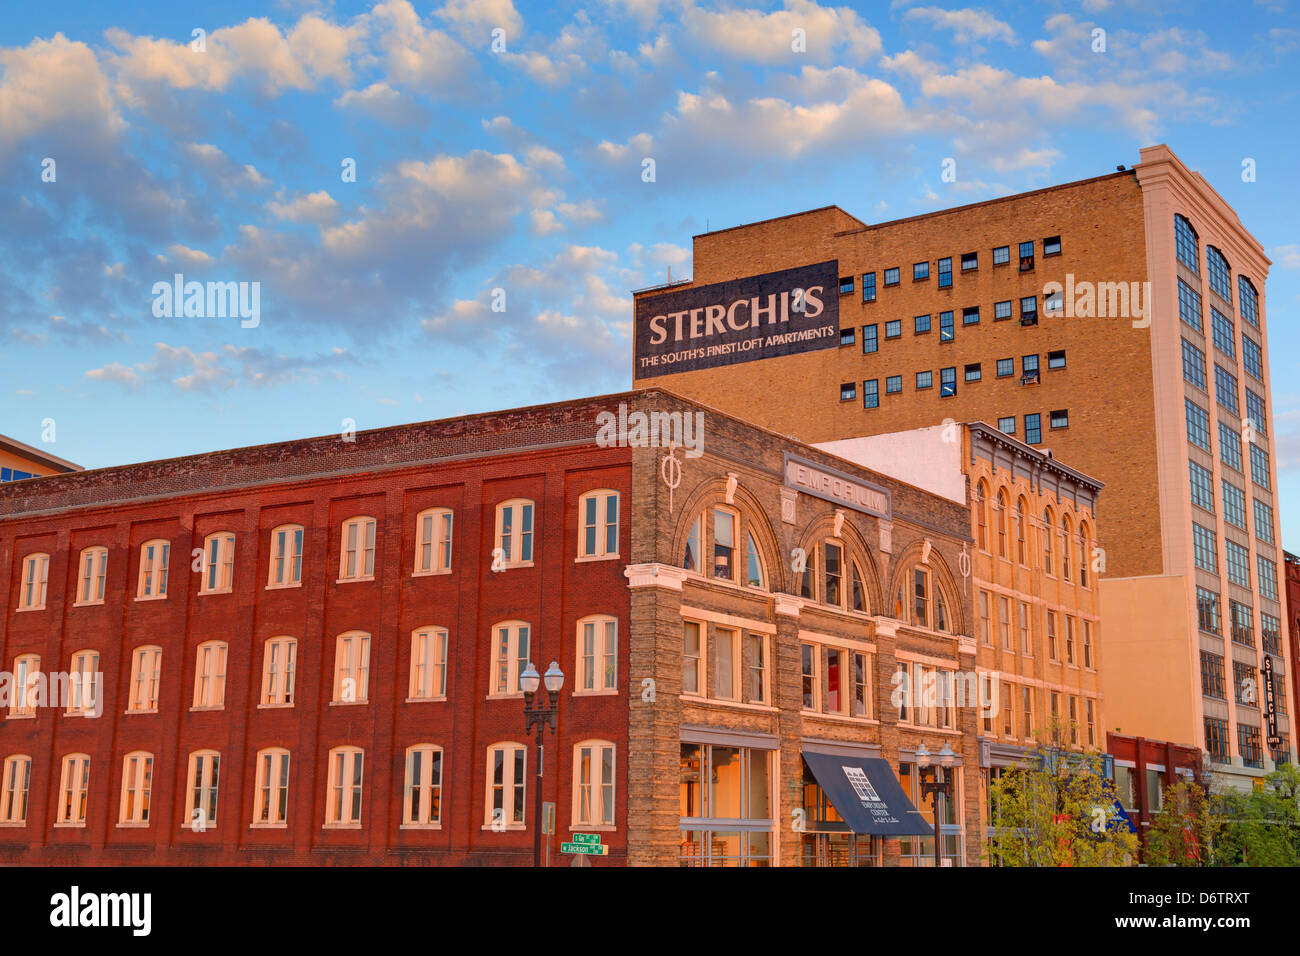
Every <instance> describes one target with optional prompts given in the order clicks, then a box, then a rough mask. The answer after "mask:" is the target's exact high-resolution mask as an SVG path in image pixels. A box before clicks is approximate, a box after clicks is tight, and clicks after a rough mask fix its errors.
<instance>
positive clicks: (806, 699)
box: [799, 644, 818, 710]
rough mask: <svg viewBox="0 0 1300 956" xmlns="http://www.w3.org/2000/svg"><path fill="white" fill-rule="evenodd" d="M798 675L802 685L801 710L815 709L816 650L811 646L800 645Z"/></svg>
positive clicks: (816, 696) (816, 695)
mask: <svg viewBox="0 0 1300 956" xmlns="http://www.w3.org/2000/svg"><path fill="white" fill-rule="evenodd" d="M799 653H800V671H799V673H800V675H801V678H800V679H801V681H802V684H803V709H804V710H816V709H817V698H818V694H817V658H818V651H817V648H816V647H814V646H813V645H812V644H801V645H800V651H799Z"/></svg>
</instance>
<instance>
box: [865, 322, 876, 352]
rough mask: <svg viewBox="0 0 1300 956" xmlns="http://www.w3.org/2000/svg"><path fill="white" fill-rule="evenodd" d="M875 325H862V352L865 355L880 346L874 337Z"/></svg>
mask: <svg viewBox="0 0 1300 956" xmlns="http://www.w3.org/2000/svg"><path fill="white" fill-rule="evenodd" d="M876 333H877V326H874V325H864V326H863V327H862V354H863V355H866V354H868V353H870V352H874V351H876V349H878V348H879V347H880V345H879V342H878V341H877V338H876Z"/></svg>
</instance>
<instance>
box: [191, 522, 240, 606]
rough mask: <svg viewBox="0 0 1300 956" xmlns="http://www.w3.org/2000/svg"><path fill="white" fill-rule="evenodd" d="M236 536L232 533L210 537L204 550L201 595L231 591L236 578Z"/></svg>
mask: <svg viewBox="0 0 1300 956" xmlns="http://www.w3.org/2000/svg"><path fill="white" fill-rule="evenodd" d="M234 567H235V536H234V534H233V533H232V532H228V531H227V532H222V533H221V534H212V535H208V537H207V539H206V540H205V541H204V548H203V577H202V578H201V579H200V582H201V583H200V584H199V593H200V594H213V593H220V592H226V591H229V590H230V586H231V582H232V580H233V578H234Z"/></svg>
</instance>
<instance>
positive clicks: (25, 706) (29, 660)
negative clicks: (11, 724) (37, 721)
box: [9, 654, 41, 717]
mask: <svg viewBox="0 0 1300 956" xmlns="http://www.w3.org/2000/svg"><path fill="white" fill-rule="evenodd" d="M40 683H41V655H40V654H19V655H18V656H17V657H15V658H14V670H13V683H12V684H11V685H10V686H11V687H12V690H11V691H10V693H11V694H12V695H13V696H12V698H11V699H10V701H9V716H10V717H35V716H36V705H37V703H38V701H39V700H40V696H41V695H40V693H39V691H40Z"/></svg>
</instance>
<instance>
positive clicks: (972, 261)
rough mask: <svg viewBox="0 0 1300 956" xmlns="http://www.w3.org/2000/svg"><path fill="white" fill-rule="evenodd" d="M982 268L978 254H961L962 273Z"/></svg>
mask: <svg viewBox="0 0 1300 956" xmlns="http://www.w3.org/2000/svg"><path fill="white" fill-rule="evenodd" d="M979 267H980V257H979V253H978V252H963V253H962V254H961V271H962V272H969V271H970V270H971V269H978V268H979Z"/></svg>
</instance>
